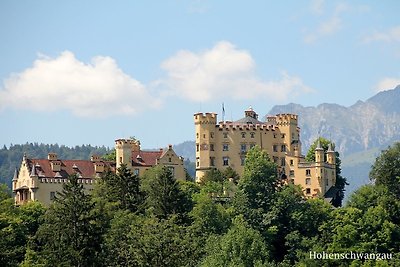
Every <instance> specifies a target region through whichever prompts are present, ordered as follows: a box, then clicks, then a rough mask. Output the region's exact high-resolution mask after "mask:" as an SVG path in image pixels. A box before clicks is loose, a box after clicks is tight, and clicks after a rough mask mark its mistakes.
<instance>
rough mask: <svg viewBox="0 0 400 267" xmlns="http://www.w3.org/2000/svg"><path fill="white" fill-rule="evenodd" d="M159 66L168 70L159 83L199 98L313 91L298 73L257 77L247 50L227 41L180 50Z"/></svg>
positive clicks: (281, 97) (280, 97)
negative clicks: (196, 49) (266, 78)
mask: <svg viewBox="0 0 400 267" xmlns="http://www.w3.org/2000/svg"><path fill="white" fill-rule="evenodd" d="M161 67H162V69H164V70H165V71H166V73H167V78H166V79H165V80H163V81H161V83H163V84H165V85H167V88H168V92H169V93H170V94H171V95H174V96H180V97H183V98H186V99H189V100H192V101H198V102H201V101H207V100H211V99H224V98H225V99H226V98H233V99H255V98H260V97H261V98H268V99H272V100H276V101H285V100H287V99H288V98H289V97H290V96H296V95H298V94H300V93H308V92H311V91H312V89H311V88H310V87H308V86H306V85H305V84H304V83H303V81H302V80H301V79H300V78H299V77H296V76H291V75H289V74H287V73H286V72H282V74H281V77H280V78H279V79H278V80H275V81H263V80H261V79H259V78H258V77H257V76H256V74H255V62H254V60H253V58H252V57H251V55H250V53H249V52H247V51H245V50H240V49H237V48H236V47H235V46H234V45H233V44H231V43H229V42H227V41H221V42H219V43H217V44H216V45H215V46H214V47H212V48H211V49H209V50H205V51H203V52H200V53H193V52H191V51H186V50H184V51H179V52H178V53H176V54H175V55H174V56H172V57H171V58H169V59H167V60H165V61H164V62H163V63H162V64H161Z"/></svg>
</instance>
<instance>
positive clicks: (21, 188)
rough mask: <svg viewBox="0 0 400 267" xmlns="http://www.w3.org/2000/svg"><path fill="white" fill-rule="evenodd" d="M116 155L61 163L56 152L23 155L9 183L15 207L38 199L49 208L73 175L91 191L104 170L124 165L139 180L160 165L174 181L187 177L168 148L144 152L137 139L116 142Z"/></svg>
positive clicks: (180, 164)
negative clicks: (32, 156)
mask: <svg viewBox="0 0 400 267" xmlns="http://www.w3.org/2000/svg"><path fill="white" fill-rule="evenodd" d="M115 152H116V153H115V154H116V160H115V161H105V160H103V159H101V158H100V157H99V156H96V155H93V156H91V158H90V160H62V159H59V158H58V157H57V155H56V154H55V153H49V154H48V157H47V159H30V158H28V157H27V156H26V155H24V156H23V158H22V162H21V166H20V168H19V170H15V173H14V177H13V180H12V189H13V192H14V198H15V204H16V205H21V204H24V203H27V202H29V201H35V200H37V201H39V202H41V203H43V204H45V205H49V204H50V203H51V202H52V201H53V199H54V197H55V195H56V192H61V191H62V187H63V184H64V183H67V182H68V177H69V176H70V175H72V174H75V175H77V176H78V182H79V183H81V184H82V185H83V187H84V189H85V191H87V192H90V190H92V189H93V185H94V184H95V183H96V179H97V178H99V177H100V176H101V175H102V174H103V173H104V172H105V171H107V170H110V171H112V172H116V170H117V169H118V168H119V167H120V166H121V164H126V165H127V167H128V168H130V169H131V170H132V172H133V173H134V174H135V175H138V176H139V177H140V176H143V174H144V173H145V172H146V170H148V169H149V168H151V167H153V166H156V165H162V166H167V167H168V168H169V169H170V170H171V173H172V175H173V176H174V177H175V179H177V180H185V178H186V172H185V169H184V167H183V158H182V157H178V156H177V155H176V153H175V152H174V150H173V149H172V146H171V145H170V146H168V148H165V149H159V150H156V151H143V150H141V149H140V142H139V141H137V140H132V139H117V140H115Z"/></svg>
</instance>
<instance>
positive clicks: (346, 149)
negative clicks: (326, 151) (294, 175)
mask: <svg viewBox="0 0 400 267" xmlns="http://www.w3.org/2000/svg"><path fill="white" fill-rule="evenodd" d="M399 101H400V86H397V87H396V88H395V89H393V90H388V91H384V92H380V93H378V94H376V95H375V96H373V97H371V98H369V99H368V100H367V101H365V102H363V101H358V102H357V103H355V104H354V105H352V106H350V107H344V106H341V105H337V104H321V105H318V106H317V107H303V106H302V105H298V104H293V103H291V104H288V105H280V106H274V107H273V108H272V109H271V110H270V111H269V114H272V115H273V114H277V113H295V114H298V115H299V126H300V128H301V135H302V136H301V140H302V143H303V148H305V149H307V148H308V147H309V146H310V145H311V143H312V142H313V141H314V140H315V139H316V138H317V137H318V136H323V137H325V138H329V139H332V140H334V142H335V144H336V149H337V150H338V151H339V152H340V153H341V154H342V156H346V155H348V154H352V153H355V152H360V151H365V150H368V149H372V148H376V147H380V148H383V147H386V146H388V145H390V144H392V143H393V142H395V141H397V140H400V106H399V105H398V104H397V103H399ZM303 153H304V151H303Z"/></svg>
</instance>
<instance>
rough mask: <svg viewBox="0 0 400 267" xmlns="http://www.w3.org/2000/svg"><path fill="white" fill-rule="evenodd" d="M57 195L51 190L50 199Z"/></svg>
mask: <svg viewBox="0 0 400 267" xmlns="http://www.w3.org/2000/svg"><path fill="white" fill-rule="evenodd" d="M55 197H56V192H50V200H54V199H55Z"/></svg>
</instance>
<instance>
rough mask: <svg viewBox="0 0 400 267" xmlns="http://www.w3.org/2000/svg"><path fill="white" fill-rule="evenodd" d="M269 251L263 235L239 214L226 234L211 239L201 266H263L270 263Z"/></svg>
mask: <svg viewBox="0 0 400 267" xmlns="http://www.w3.org/2000/svg"><path fill="white" fill-rule="evenodd" d="M268 251H269V248H268V247H267V246H266V244H265V242H264V240H263V237H262V235H261V234H260V233H259V232H258V231H257V230H254V229H252V228H251V226H250V225H248V224H247V223H246V221H245V220H244V219H243V217H242V216H238V217H237V218H235V220H234V222H233V227H232V228H231V229H229V231H228V232H227V233H226V234H225V235H223V236H221V237H218V236H216V237H214V238H210V239H209V241H208V244H207V256H206V257H205V258H204V260H203V261H202V263H201V266H232V267H233V266H244V267H252V266H261V265H264V264H268V261H269V258H270V257H269V252H268ZM264 266H265V265H264Z"/></svg>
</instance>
